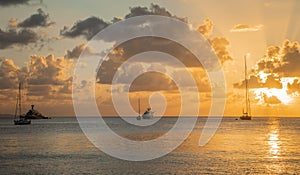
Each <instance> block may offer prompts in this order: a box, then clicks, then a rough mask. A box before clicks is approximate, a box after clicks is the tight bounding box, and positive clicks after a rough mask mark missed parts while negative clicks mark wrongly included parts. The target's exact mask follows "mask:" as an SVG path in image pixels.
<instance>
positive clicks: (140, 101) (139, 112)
mask: <svg viewBox="0 0 300 175" xmlns="http://www.w3.org/2000/svg"><path fill="white" fill-rule="evenodd" d="M138 103H139V116H140V114H141V98H139V101H138Z"/></svg>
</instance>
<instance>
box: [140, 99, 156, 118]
mask: <svg viewBox="0 0 300 175" xmlns="http://www.w3.org/2000/svg"><path fill="white" fill-rule="evenodd" d="M138 105H139V116H137V117H136V119H137V120H141V119H151V118H153V116H154V115H153V114H154V112H153V111H151V108H147V110H146V111H145V112H144V114H143V115H142V116H141V115H140V114H141V99H140V98H139V100H138Z"/></svg>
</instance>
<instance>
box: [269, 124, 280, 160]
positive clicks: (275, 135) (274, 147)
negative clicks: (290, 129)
mask: <svg viewBox="0 0 300 175" xmlns="http://www.w3.org/2000/svg"><path fill="white" fill-rule="evenodd" d="M269 126H270V130H269V133H268V136H269V137H268V145H269V157H270V158H279V156H280V144H281V141H280V140H279V122H278V120H276V119H275V120H271V121H270V123H269Z"/></svg>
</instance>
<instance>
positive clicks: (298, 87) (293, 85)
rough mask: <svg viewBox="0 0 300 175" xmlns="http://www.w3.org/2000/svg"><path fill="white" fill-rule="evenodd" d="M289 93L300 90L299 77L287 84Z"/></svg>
mask: <svg viewBox="0 0 300 175" xmlns="http://www.w3.org/2000/svg"><path fill="white" fill-rule="evenodd" d="M287 88H288V93H289V94H292V93H294V92H300V82H299V80H298V79H295V80H294V81H293V83H288V85H287Z"/></svg>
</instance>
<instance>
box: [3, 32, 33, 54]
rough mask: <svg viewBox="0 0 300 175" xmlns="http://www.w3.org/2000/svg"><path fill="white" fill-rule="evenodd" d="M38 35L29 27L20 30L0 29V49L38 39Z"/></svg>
mask: <svg viewBox="0 0 300 175" xmlns="http://www.w3.org/2000/svg"><path fill="white" fill-rule="evenodd" d="M38 39H39V37H38V35H37V34H36V33H35V32H34V31H32V30H29V29H22V30H20V31H16V30H8V31H3V30H1V29H0V49H6V48H8V47H10V46H12V45H26V44H29V43H34V42H36V41H38Z"/></svg>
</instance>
